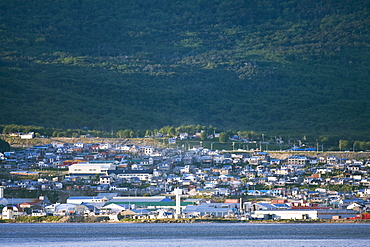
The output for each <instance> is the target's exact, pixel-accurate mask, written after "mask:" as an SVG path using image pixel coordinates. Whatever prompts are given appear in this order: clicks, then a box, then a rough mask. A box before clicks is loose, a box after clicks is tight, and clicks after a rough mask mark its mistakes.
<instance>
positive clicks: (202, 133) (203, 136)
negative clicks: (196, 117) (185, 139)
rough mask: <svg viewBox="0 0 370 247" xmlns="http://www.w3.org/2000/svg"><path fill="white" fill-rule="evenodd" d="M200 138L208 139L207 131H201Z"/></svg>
mask: <svg viewBox="0 0 370 247" xmlns="http://www.w3.org/2000/svg"><path fill="white" fill-rule="evenodd" d="M200 139H201V140H202V141H204V140H205V139H207V132H206V131H205V130H203V131H202V132H201V133H200Z"/></svg>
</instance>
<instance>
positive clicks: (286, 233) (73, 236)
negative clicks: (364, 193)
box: [0, 223, 370, 247]
mask: <svg viewBox="0 0 370 247" xmlns="http://www.w3.org/2000/svg"><path fill="white" fill-rule="evenodd" d="M0 232H1V235H0V243H1V246H22V245H23V246H99V247H104V246H130V247H131V246H212V247H217V246H228V247H232V246H370V224H251V223H194V224H191V223H182V224H174V223H171V224H165V223H158V224H141V223H140V224H138V223H134V224H130V223H90V224H89V223H55V224H54V223H40V224H38V223H31V224H27V223H23V224H21V223H20V224H0Z"/></svg>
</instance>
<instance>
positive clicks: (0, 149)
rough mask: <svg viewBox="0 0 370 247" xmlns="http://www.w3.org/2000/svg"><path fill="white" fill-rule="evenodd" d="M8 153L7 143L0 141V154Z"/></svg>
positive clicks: (8, 146)
mask: <svg viewBox="0 0 370 247" xmlns="http://www.w3.org/2000/svg"><path fill="white" fill-rule="evenodd" d="M8 151H10V145H9V143H8V142H6V141H4V140H1V139H0V152H8Z"/></svg>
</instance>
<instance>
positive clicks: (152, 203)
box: [106, 202, 194, 207]
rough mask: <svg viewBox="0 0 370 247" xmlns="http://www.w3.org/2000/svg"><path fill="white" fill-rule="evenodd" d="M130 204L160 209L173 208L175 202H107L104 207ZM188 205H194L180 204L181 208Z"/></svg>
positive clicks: (188, 203) (191, 203)
mask: <svg viewBox="0 0 370 247" xmlns="http://www.w3.org/2000/svg"><path fill="white" fill-rule="evenodd" d="M112 203H114V204H117V205H120V204H131V205H136V206H139V207H160V206H167V207H168V206H171V207H175V206H176V202H107V203H106V205H109V204H112ZM188 205H194V202H181V206H188Z"/></svg>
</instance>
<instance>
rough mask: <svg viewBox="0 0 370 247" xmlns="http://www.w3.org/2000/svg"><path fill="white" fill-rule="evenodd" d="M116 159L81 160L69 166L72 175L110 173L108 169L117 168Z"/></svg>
mask: <svg viewBox="0 0 370 247" xmlns="http://www.w3.org/2000/svg"><path fill="white" fill-rule="evenodd" d="M114 162H115V161H112V160H111V161H108V160H106V161H89V162H79V163H77V164H73V165H71V166H69V167H68V173H69V175H70V176H92V175H96V174H99V175H108V171H113V170H116V165H115V164H114Z"/></svg>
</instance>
